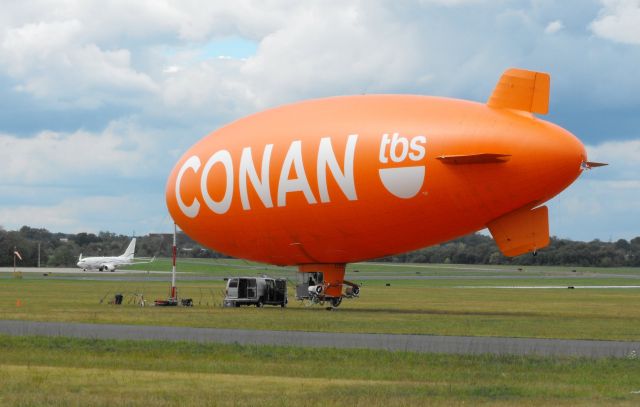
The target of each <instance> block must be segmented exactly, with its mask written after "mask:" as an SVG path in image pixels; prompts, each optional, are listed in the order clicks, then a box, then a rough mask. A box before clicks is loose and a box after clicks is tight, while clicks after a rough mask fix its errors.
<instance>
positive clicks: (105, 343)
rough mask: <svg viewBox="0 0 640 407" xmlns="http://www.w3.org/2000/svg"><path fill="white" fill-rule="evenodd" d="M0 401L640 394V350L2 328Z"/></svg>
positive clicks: (305, 401) (529, 399)
mask: <svg viewBox="0 0 640 407" xmlns="http://www.w3.org/2000/svg"><path fill="white" fill-rule="evenodd" d="M0 369H2V372H3V375H2V380H0V404H1V405H10V406H12V405H21V406H25V405H95V406H102V405H105V406H106V405H132V406H135V405H156V406H158V405H159V406H165V405H166V406H168V405H176V404H178V405H186V406H191V405H220V406H227V405H252V406H253V405H258V406H271V405H293V404H295V405H302V406H314V405H323V406H344V405H356V406H402V405H427V404H429V405H452V404H454V405H457V404H470V405H480V404H495V405H540V404H554V405H575V404H580V405H637V403H638V402H640V395H638V394H635V393H634V392H635V391H637V390H639V389H640V360H638V359H601V360H588V359H574V358H540V357H510V356H456V355H430V354H411V353H404V352H385V351H370V350H327V349H305V348H295V347H270V346H241V345H219V344H197V343H186V342H177V343H176V342H161V341H113V340H84V339H67V338H39V337H6V336H0Z"/></svg>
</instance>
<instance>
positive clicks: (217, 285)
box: [0, 260, 640, 340]
mask: <svg viewBox="0 0 640 407" xmlns="http://www.w3.org/2000/svg"><path fill="white" fill-rule="evenodd" d="M225 262H229V261H228V260H225ZM209 263H210V261H209ZM209 263H207V262H205V261H198V260H195V261H194V262H193V263H192V265H193V267H194V269H193V270H192V271H191V272H190V273H203V274H207V275H209V276H211V273H214V275H215V276H216V277H215V279H209V280H205V281H179V293H180V295H181V296H182V297H191V298H193V299H194V301H195V304H196V306H195V307H193V308H181V307H180V308H172V309H166V308H154V307H144V308H141V307H139V306H137V305H135V304H134V303H133V300H134V299H135V297H134V296H133V294H134V293H143V294H144V296H145V298H146V299H147V300H153V299H155V298H163V297H166V296H167V294H168V283H165V282H155V281H147V280H146V279H145V277H144V276H145V274H141V276H142V278H141V281H136V282H132V281H112V280H107V281H91V280H63V279H55V277H53V278H54V279H52V277H51V276H49V277H42V276H38V278H36V277H35V276H28V275H25V277H24V278H23V279H11V278H8V277H7V276H6V275H5V278H4V279H3V280H1V281H2V285H3V287H4V288H5V295H3V296H0V319H28V320H39V321H75V322H93V323H125V324H148V325H177V326H193V327H219V328H248V329H278V330H304V331H323V332H363V333H415V334H437V335H470V336H511V337H536V338H574V339H615V340H640V289H575V290H567V289H548V290H547V289H497V288H491V286H510V285H565V286H567V285H578V284H579V285H636V284H638V282H639V281H640V280H638V277H639V276H640V270H637V269H617V270H615V269H605V270H599V269H576V271H575V272H573V269H569V268H525V269H524V270H522V271H519V270H517V268H514V267H510V268H506V267H503V268H500V267H498V268H496V267H493V266H491V267H473V266H449V265H433V266H432V265H428V266H426V267H420V268H416V267H413V266H411V265H406V266H400V267H398V266H389V265H382V266H381V265H369V264H361V265H356V266H355V267H358V268H359V269H360V272H359V273H354V272H353V271H350V274H351V276H352V277H351V278H353V279H354V280H356V281H358V278H361V277H363V276H365V275H366V276H368V277H370V278H374V279H373V280H362V281H361V283H362V284H363V289H362V294H361V298H359V299H355V300H349V301H347V300H345V301H344V302H343V305H342V306H341V308H340V309H339V310H337V311H335V312H327V311H325V310H324V308H319V307H314V308H307V307H304V306H302V305H300V304H299V303H297V302H296V301H295V300H293V297H294V296H293V288H292V287H290V292H289V297H290V299H291V303H290V306H289V307H288V308H287V309H286V310H281V309H279V308H269V307H267V308H265V309H255V308H245V307H243V308H240V309H229V308H220V304H221V302H222V297H223V293H222V291H223V287H224V282H223V281H222V276H223V275H237V274H251V275H255V273H256V271H255V269H250V268H244V267H246V266H247V264H246V263H241V262H238V261H231V262H230V263H229V264H231V265H237V266H238V267H230V266H226V269H225V268H223V267H225V266H223V265H217V266H216V267H219V269H216V270H214V271H211V268H212V266H211V264H209ZM154 269H155V267H154ZM487 269H489V270H487ZM352 270H353V269H352ZM495 270H498V271H495ZM281 272H282V270H281ZM285 272H286V270H285ZM400 272H405V273H413V275H415V273H416V272H420V273H421V275H422V276H428V275H431V276H433V277H438V278H437V279H429V280H387V279H385V276H387V275H399V274H398V273H400ZM486 273H499V275H497V276H496V275H494V274H488V275H487V274H486ZM269 274H273V273H269ZM189 275H190V274H189ZM294 275H295V272H289V274H288V276H290V277H292V278H293V277H294ZM103 276H104V277H110V276H113V275H111V274H108V273H103V274H102V275H100V277H103ZM164 276H165V277H166V279H167V281H168V278H169V277H168V276H167V275H164ZM217 276H219V277H220V278H219V280H218V277H217ZM376 276H377V277H376ZM63 278H64V277H63ZM75 278H85V277H84V275H81V276H80V277H77V276H76V277H75ZM87 278H88V277H87ZM114 278H117V276H114ZM163 278H164V277H163ZM387 284H390V286H387ZM469 286H483V287H486V288H480V289H478V288H476V289H474V288H460V287H469ZM116 292H120V293H123V294H124V295H125V304H124V305H122V306H110V305H107V304H106V302H107V301H108V300H109V299H111V298H112V297H113V295H114V293H116ZM101 299H103V300H104V301H103V303H102V304H101V303H100V300H101ZM18 300H19V301H20V303H19V305H20V306H16V304H17V301H18Z"/></svg>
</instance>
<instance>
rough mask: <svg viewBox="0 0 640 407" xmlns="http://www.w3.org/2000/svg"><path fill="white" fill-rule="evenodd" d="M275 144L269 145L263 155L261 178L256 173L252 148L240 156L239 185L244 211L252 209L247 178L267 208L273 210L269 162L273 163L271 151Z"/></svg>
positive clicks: (246, 149)
mask: <svg viewBox="0 0 640 407" xmlns="http://www.w3.org/2000/svg"><path fill="white" fill-rule="evenodd" d="M272 149H273V144H267V145H266V146H265V147H264V152H263V153H262V169H261V170H260V178H258V174H257V173H256V167H255V165H254V163H253V158H252V157H251V147H245V148H244V149H243V150H242V156H240V173H239V174H238V184H239V187H240V200H241V201H242V209H244V210H248V209H251V204H250V203H249V194H248V193H247V176H248V177H249V181H251V185H253V189H254V190H255V191H256V193H257V194H258V197H259V198H260V200H261V201H262V204H263V205H264V206H265V208H272V207H273V201H272V200H271V191H270V190H269V162H270V161H271V150H272Z"/></svg>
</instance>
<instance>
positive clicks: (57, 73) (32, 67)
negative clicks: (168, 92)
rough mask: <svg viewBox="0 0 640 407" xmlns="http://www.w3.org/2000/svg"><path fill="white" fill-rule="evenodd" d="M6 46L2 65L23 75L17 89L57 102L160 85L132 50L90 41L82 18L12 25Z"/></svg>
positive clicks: (98, 99) (118, 97)
mask: <svg viewBox="0 0 640 407" xmlns="http://www.w3.org/2000/svg"><path fill="white" fill-rule="evenodd" d="M0 51H1V52H0V62H1V63H2V66H3V67H4V69H5V70H6V72H7V73H8V74H9V75H10V76H12V77H13V78H16V79H18V80H19V81H20V84H19V85H18V86H17V87H16V89H17V90H19V91H23V92H27V93H29V94H32V95H33V96H35V97H36V98H39V99H44V100H47V101H49V102H51V103H52V104H54V105H62V106H65V105H71V106H74V107H81V108H88V107H89V108H95V107H98V106H100V105H102V104H103V103H104V102H119V103H127V96H129V95H132V94H135V93H140V92H142V93H153V92H154V91H155V90H156V84H155V83H154V82H153V81H152V80H151V78H149V77H148V76H147V75H145V74H143V73H140V72H137V71H136V70H135V69H133V67H132V66H131V54H130V52H129V51H128V50H126V49H114V50H103V49H101V48H99V47H98V46H97V45H95V44H87V43H84V41H83V23H81V22H80V21H78V20H67V21H62V22H39V23H30V24H25V25H23V26H21V27H18V28H10V29H8V30H6V31H5V33H4V36H3V37H2V40H1V42H0Z"/></svg>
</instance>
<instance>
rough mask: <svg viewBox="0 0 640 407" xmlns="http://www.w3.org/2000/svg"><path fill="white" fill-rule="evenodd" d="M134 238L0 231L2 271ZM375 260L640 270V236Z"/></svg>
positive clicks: (199, 252) (146, 245)
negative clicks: (518, 252) (513, 252)
mask: <svg viewBox="0 0 640 407" xmlns="http://www.w3.org/2000/svg"><path fill="white" fill-rule="evenodd" d="M130 240H131V237H130V236H125V235H118V234H115V233H111V232H100V233H98V234H93V233H77V234H69V233H54V232H49V231H48V230H46V229H38V228H31V227H29V226H23V227H22V228H21V229H20V230H16V231H7V230H5V229H3V228H2V227H0V267H7V266H11V265H13V252H14V248H15V249H16V250H17V251H18V252H19V253H20V255H21V256H22V261H19V263H18V264H19V265H20V266H24V267H35V266H37V265H38V252H39V255H40V265H41V266H43V267H45V266H47V267H59V266H66V267H73V266H75V264H76V263H77V261H78V257H79V255H80V254H81V253H82V255H83V256H85V257H87V256H115V255H120V254H122V253H123V252H124V250H125V248H126V247H127V245H128V244H129V241H130ZM172 244H173V237H172V235H171V234H149V235H146V236H138V237H137V244H136V257H152V256H156V257H170V256H171V247H172ZM38 246H39V247H40V249H39V251H38ZM177 246H178V255H179V256H180V257H195V258H222V257H227V256H225V255H223V254H221V253H218V252H216V251H214V250H211V249H208V248H206V247H203V246H201V245H200V244H198V243H197V242H195V241H193V240H192V239H190V238H189V237H188V236H187V235H185V234H184V233H178V235H177ZM376 261H384V262H395V263H445V264H446V263H452V264H513V265H553V266H594V267H622V266H631V267H638V266H640V236H639V237H635V238H633V239H631V240H625V239H619V240H617V241H615V242H602V241H600V240H593V241H590V242H581V241H573V240H569V239H558V238H555V237H552V238H551V242H550V244H549V246H548V247H546V248H544V249H542V250H540V251H539V252H538V254H537V255H536V256H533V255H532V254H525V255H522V256H518V257H512V258H510V257H505V256H503V255H502V254H501V253H500V251H499V250H498V247H497V246H496V244H495V242H494V241H493V239H492V238H491V237H489V236H485V235H482V234H478V233H474V234H470V235H467V236H464V237H461V238H459V239H455V240H452V241H450V242H446V243H443V244H439V245H435V246H430V247H426V248H424V249H420V250H416V251H413V252H409V253H403V254H398V255H394V256H388V257H385V258H381V259H376Z"/></svg>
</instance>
